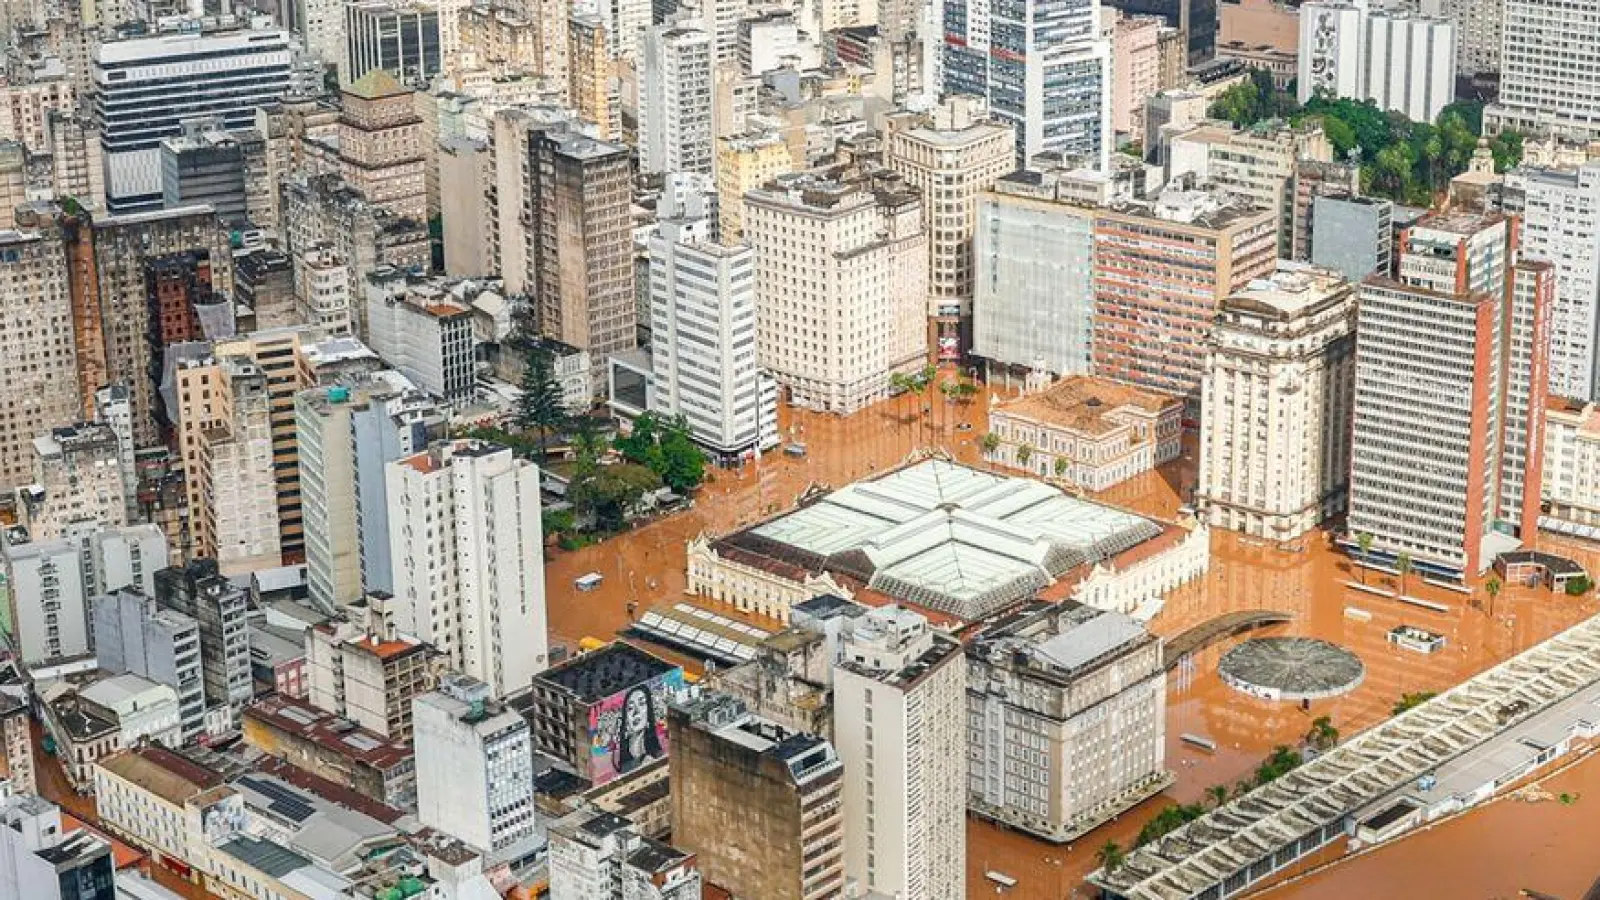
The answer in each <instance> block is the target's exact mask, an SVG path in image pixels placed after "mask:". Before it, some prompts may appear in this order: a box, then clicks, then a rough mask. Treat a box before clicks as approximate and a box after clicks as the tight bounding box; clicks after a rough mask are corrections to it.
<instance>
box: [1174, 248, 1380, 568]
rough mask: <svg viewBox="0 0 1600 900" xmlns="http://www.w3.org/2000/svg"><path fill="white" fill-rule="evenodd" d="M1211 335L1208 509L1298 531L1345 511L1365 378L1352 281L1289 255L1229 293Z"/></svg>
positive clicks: (1275, 529)
mask: <svg viewBox="0 0 1600 900" xmlns="http://www.w3.org/2000/svg"><path fill="white" fill-rule="evenodd" d="M1209 346H1210V352H1209V353H1208V355H1207V357H1206V374H1205V381H1204V383H1203V385H1202V391H1201V403H1200V411H1201V420H1200V485H1199V488H1198V489H1197V490H1196V492H1195V506H1196V507H1198V508H1199V509H1200V510H1201V516H1202V517H1203V518H1204V520H1205V521H1206V522H1207V523H1209V524H1210V525H1211V527H1213V528H1227V529H1229V530H1231V531H1242V532H1244V533H1245V534H1248V535H1250V536H1252V537H1257V538H1264V539H1266V540H1270V541H1288V540H1293V539H1295V538H1298V537H1300V536H1301V535H1303V534H1305V533H1306V532H1307V531H1310V530H1311V529H1312V528H1314V527H1315V526H1316V525H1317V524H1318V523H1319V522H1321V521H1323V520H1324V519H1327V518H1330V517H1332V516H1335V515H1337V514H1339V513H1340V512H1342V511H1343V510H1344V507H1345V501H1346V497H1347V494H1348V492H1349V482H1350V410H1351V402H1352V394H1353V391H1354V387H1355V382H1354V379H1355V290H1354V289H1353V288H1352V287H1351V284H1350V282H1349V281H1347V280H1345V278H1344V277H1343V276H1342V275H1340V274H1339V273H1337V272H1334V271H1332V270H1329V269H1317V268H1313V267H1311V266H1306V265H1302V264H1298V263H1289V262H1279V263H1278V270H1277V271H1276V272H1275V273H1273V275H1272V277H1271V278H1270V279H1264V280H1262V281H1258V282H1255V283H1253V284H1251V285H1250V286H1249V287H1247V288H1246V289H1244V290H1242V291H1239V292H1237V293H1235V294H1232V295H1230V296H1229V297H1228V298H1227V299H1226V300H1224V301H1222V305H1221V307H1220V308H1219V309H1218V312H1217V324H1216V328H1215V330H1214V331H1213V332H1212V334H1211V340H1210V344H1209ZM1261 423H1265V428H1264V429H1263V428H1262V427H1261Z"/></svg>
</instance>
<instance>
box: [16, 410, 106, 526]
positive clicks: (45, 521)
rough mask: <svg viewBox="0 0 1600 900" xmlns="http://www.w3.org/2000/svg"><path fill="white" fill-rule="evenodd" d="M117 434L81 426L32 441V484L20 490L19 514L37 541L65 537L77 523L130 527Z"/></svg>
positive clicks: (102, 427)
mask: <svg viewBox="0 0 1600 900" xmlns="http://www.w3.org/2000/svg"><path fill="white" fill-rule="evenodd" d="M120 456H121V455H120V448H119V446H118V443H117V435H116V433H115V432H114V431H112V430H111V428H109V427H108V426H106V425H102V424H99V423H94V422H82V423H79V424H77V425H69V426H66V427H64V428H54V429H51V430H50V431H48V432H45V433H44V434H41V435H39V436H38V437H36V438H34V439H33V481H32V483H31V484H29V485H27V486H25V487H23V488H21V489H19V490H18V491H17V499H18V500H19V501H20V502H19V503H18V504H17V507H18V509H17V511H18V513H19V514H20V517H21V522H22V524H23V525H24V526H26V527H27V529H28V537H29V538H31V539H32V540H35V541H46V540H53V539H55V538H58V537H61V536H62V534H63V533H64V532H65V531H66V528H67V526H68V525H70V524H72V523H74V522H98V523H101V524H103V525H107V526H113V527H121V526H123V525H126V524H128V507H127V498H126V497H125V496H124V493H123V492H124V481H123V477H122V461H121V458H120Z"/></svg>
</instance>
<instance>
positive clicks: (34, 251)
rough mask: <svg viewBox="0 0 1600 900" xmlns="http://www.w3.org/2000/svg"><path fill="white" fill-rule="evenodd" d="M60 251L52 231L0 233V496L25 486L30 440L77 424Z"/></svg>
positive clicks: (70, 318)
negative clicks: (1, 299) (0, 292)
mask: <svg viewBox="0 0 1600 900" xmlns="http://www.w3.org/2000/svg"><path fill="white" fill-rule="evenodd" d="M66 271H67V255H66V246H65V243H64V240H63V237H62V236H61V235H60V234H59V233H58V232H57V231H56V229H55V227H54V223H53V222H52V223H47V224H46V228H45V229H42V230H38V231H34V230H29V231H23V232H17V231H6V232H4V233H0V279H3V281H4V284H5V291H4V296H5V298H6V302H5V303H4V304H3V305H0V385H4V386H3V387H0V400H3V401H4V403H3V406H0V408H3V409H4V412H3V413H0V488H4V489H6V490H10V489H12V488H15V487H18V486H20V485H22V484H25V483H26V482H27V481H28V478H29V476H30V475H31V474H32V472H31V471H30V468H29V467H30V463H31V460H32V457H33V439H34V438H35V437H37V436H38V435H39V434H40V433H41V432H47V431H49V430H50V429H52V428H60V427H63V426H66V425H70V424H72V423H73V422H75V421H78V420H79V419H80V418H82V409H83V404H84V399H83V396H82V395H81V394H80V392H79V385H78V377H77V374H78V353H77V350H76V343H77V341H76V331H75V329H74V327H73V326H74V316H75V310H74V305H73V301H72V293H71V288H70V283H69V281H68V280H67V279H66V278H65V277H64V274H63V273H65V272H66Z"/></svg>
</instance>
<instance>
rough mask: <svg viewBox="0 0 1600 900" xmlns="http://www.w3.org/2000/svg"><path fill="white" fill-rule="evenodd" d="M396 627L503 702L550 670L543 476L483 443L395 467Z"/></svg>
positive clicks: (391, 496) (451, 446)
mask: <svg viewBox="0 0 1600 900" xmlns="http://www.w3.org/2000/svg"><path fill="white" fill-rule="evenodd" d="M386 478H387V484H388V501H389V508H388V514H389V553H390V559H391V564H392V566H393V571H394V601H395V602H394V607H393V609H394V622H395V625H396V627H398V628H399V629H400V630H401V631H402V632H405V633H406V634H413V635H416V636H417V637H418V638H421V639H422V640H424V641H427V642H428V643H430V644H432V645H434V646H435V647H438V648H439V649H440V650H442V651H444V652H445V653H446V654H448V655H449V657H450V664H451V668H452V669H454V670H456V671H458V672H462V673H465V674H467V675H469V676H471V677H473V678H476V679H478V680H479V681H482V682H484V683H485V684H487V685H489V687H490V689H491V690H492V691H493V692H494V695H495V696H497V697H504V696H506V695H507V694H509V693H512V692H514V691H519V690H521V689H522V688H524V687H526V686H527V684H528V682H529V679H531V678H532V677H533V675H534V673H536V672H539V671H542V670H543V669H544V667H545V665H546V663H547V661H548V652H547V650H546V647H547V640H548V638H547V636H546V634H545V622H546V619H545V609H544V543H543V536H542V535H541V533H540V522H539V468H538V467H537V466H535V465H533V464H532V463H529V462H526V461H524V460H519V459H517V458H516V457H515V456H514V455H513V454H512V452H511V451H510V450H509V449H507V448H505V447H500V446H497V445H494V444H488V443H484V442H482V441H470V440H469V441H454V442H451V443H447V444H441V445H438V446H435V447H432V448H430V449H428V450H426V451H423V452H421V453H417V454H415V455H412V456H409V457H405V458H403V459H401V460H399V461H397V462H393V463H390V464H389V466H388V468H387V470H386Z"/></svg>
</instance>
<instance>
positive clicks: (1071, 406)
mask: <svg viewBox="0 0 1600 900" xmlns="http://www.w3.org/2000/svg"><path fill="white" fill-rule="evenodd" d="M1182 408H1183V401H1182V400H1181V399H1179V398H1177V397H1173V396H1170V395H1168V394H1162V393H1159V392H1156V391H1150V390H1144V389H1143V388H1136V387H1131V386H1129V385H1125V384H1118V383H1117V382H1114V381H1110V380H1108V379H1105V378H1096V377H1094V376H1093V375H1073V376H1070V377H1067V378H1063V379H1061V380H1059V381H1057V382H1056V383H1055V384H1053V385H1051V386H1050V387H1048V388H1045V389H1044V390H1042V391H1038V392H1036V393H1032V394H1028V395H1026V396H1023V397H1019V398H1017V399H1016V400H1011V401H1009V402H1006V403H1002V404H1000V405H999V406H998V407H997V408H995V409H994V410H992V411H991V415H992V414H993V413H996V412H997V413H1000V414H1002V415H1010V416H1021V417H1023V418H1027V419H1032V420H1034V421H1035V422H1041V423H1044V424H1047V425H1055V426H1058V427H1063V428H1070V429H1072V430H1073V431H1076V432H1079V433H1082V434H1087V435H1104V434H1109V433H1111V432H1112V431H1115V430H1116V429H1118V428H1123V427H1125V425H1124V424H1123V423H1122V422H1120V421H1117V419H1116V418H1113V414H1114V413H1117V412H1118V411H1121V410H1130V409H1131V410H1132V411H1136V412H1142V413H1147V414H1149V415H1154V416H1159V415H1160V414H1161V413H1163V412H1181V410H1182Z"/></svg>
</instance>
